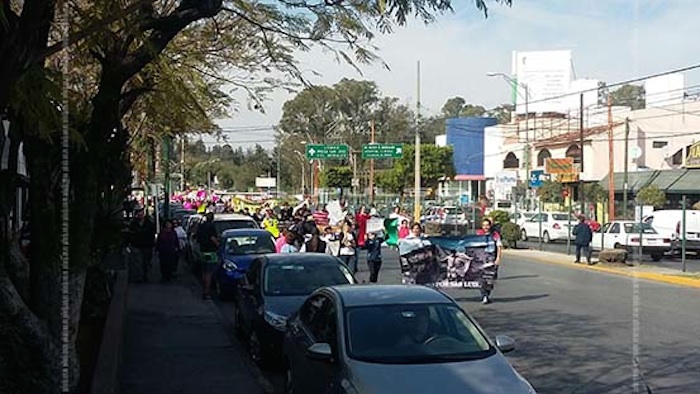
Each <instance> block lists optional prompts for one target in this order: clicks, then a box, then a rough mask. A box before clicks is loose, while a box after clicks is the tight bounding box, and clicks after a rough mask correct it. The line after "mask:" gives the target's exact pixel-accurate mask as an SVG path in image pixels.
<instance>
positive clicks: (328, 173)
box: [321, 166, 352, 189]
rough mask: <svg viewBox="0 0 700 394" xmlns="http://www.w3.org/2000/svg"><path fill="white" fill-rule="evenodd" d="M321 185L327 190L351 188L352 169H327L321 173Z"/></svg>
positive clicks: (339, 167) (347, 167) (338, 167)
mask: <svg viewBox="0 0 700 394" xmlns="http://www.w3.org/2000/svg"><path fill="white" fill-rule="evenodd" d="M321 183H322V184H323V186H325V187H329V188H344V189H345V188H349V187H351V186H352V168H350V167H349V166H337V167H329V168H327V169H325V170H323V171H322V172H321Z"/></svg>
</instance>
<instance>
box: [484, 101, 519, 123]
mask: <svg viewBox="0 0 700 394" xmlns="http://www.w3.org/2000/svg"><path fill="white" fill-rule="evenodd" d="M513 111H515V106H514V105H513V104H501V105H499V106H498V107H495V108H492V109H490V110H488V111H487V115H488V116H491V117H494V118H496V119H498V124H507V123H510V120H511V113H512V112H513Z"/></svg>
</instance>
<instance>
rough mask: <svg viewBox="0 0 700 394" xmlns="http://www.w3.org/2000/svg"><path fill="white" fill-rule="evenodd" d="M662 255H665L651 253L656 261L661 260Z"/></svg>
mask: <svg viewBox="0 0 700 394" xmlns="http://www.w3.org/2000/svg"><path fill="white" fill-rule="evenodd" d="M662 257H663V255H662V254H660V253H653V254H652V255H651V259H652V260H654V261H660V260H661V258H662Z"/></svg>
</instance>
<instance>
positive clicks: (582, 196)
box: [578, 93, 586, 215]
mask: <svg viewBox="0 0 700 394" xmlns="http://www.w3.org/2000/svg"><path fill="white" fill-rule="evenodd" d="M579 110H580V111H581V114H580V118H581V119H579V150H580V154H579V156H580V157H581V172H580V173H579V178H578V194H579V199H580V200H581V214H582V215H585V214H586V201H585V200H586V198H585V194H584V193H583V93H581V94H580V95H579Z"/></svg>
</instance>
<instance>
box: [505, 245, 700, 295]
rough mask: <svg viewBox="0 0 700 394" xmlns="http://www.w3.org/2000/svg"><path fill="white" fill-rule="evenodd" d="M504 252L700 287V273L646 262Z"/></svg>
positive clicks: (523, 250)
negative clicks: (578, 261)
mask: <svg viewBox="0 0 700 394" xmlns="http://www.w3.org/2000/svg"><path fill="white" fill-rule="evenodd" d="M503 254H504V255H507V256H510V257H524V258H527V259H529V260H535V261H539V262H543V263H548V264H557V265H565V266H568V267H571V268H574V269H588V270H593V271H599V272H605V273H608V274H616V275H624V276H630V277H635V278H638V279H645V280H650V281H654V282H661V283H668V284H673V285H678V286H686V287H694V288H698V289H700V275H698V274H697V273H696V274H684V273H683V272H681V271H679V270H674V269H670V268H665V267H659V266H654V265H646V264H644V263H642V264H640V265H636V266H626V265H624V264H611V263H600V262H598V259H595V258H594V259H593V262H594V265H590V266H589V265H586V264H585V263H583V264H574V263H573V259H574V257H573V256H569V255H567V254H564V253H556V252H545V251H540V250H532V249H504V250H503Z"/></svg>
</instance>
